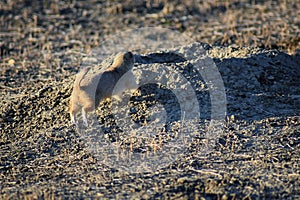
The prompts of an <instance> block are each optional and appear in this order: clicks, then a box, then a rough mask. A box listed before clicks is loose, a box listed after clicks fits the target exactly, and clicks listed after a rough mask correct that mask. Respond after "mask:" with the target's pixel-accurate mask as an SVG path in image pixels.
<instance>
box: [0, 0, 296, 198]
mask: <svg viewBox="0 0 300 200" xmlns="http://www.w3.org/2000/svg"><path fill="white" fill-rule="evenodd" d="M299 6H300V2H298V1H291V2H289V1H264V2H260V3H254V2H252V1H246V0H245V1H231V2H218V1H209V2H198V1H186V3H183V2H180V1H133V2H131V1H113V2H108V1H107V2H106V1H98V2H96V1H66V2H62V1H44V2H42V1H41V2H40V1H26V0H18V1H1V2H0V24H1V25H0V26H1V31H0V65H1V67H0V72H1V78H0V88H1V96H0V99H1V110H0V199H50V198H51V199H53V198H55V199H58V198H61V199H69V198H71V199H75V198H76V199H78V198H107V199H112V198H113V199H129V198H134V199H150V198H151V199H155V198H157V199H161V198H165V199H167V198H172V199H178V198H184V199H199V198H201V197H203V198H205V199H234V198H236V199H247V198H248V199H299V198H300V165H299V163H300V87H299V85H300V62H299V49H300V35H299V34H300V19H299V16H300V7H299ZM146 26H159V27H164V28H169V29H173V30H177V31H180V32H182V33H184V34H186V35H189V36H190V37H191V38H193V39H194V40H195V41H197V42H204V43H207V50H208V55H209V57H210V58H211V59H213V60H214V62H215V64H216V66H217V68H218V70H219V72H220V74H221V76H222V79H223V81H224V85H225V91H226V98H227V116H226V120H225V126H224V128H223V132H224V133H223V134H222V135H221V136H220V137H219V138H218V139H217V140H216V144H215V146H214V149H213V151H211V152H210V153H208V154H204V155H203V154H198V152H197V149H198V148H199V147H201V145H202V144H203V141H202V140H201V138H200V139H199V140H197V141H196V142H194V143H192V144H190V146H189V147H188V150H187V151H186V152H185V155H184V156H181V157H179V158H178V159H177V160H176V161H174V162H172V163H170V164H169V165H168V166H166V167H163V168H159V169H157V170H155V171H154V172H145V173H126V172H124V171H121V170H118V169H115V168H112V167H110V166H109V165H107V163H104V162H101V160H97V158H96V157H95V156H94V155H93V154H92V153H91V152H90V151H89V150H88V149H87V148H86V146H85V143H84V141H83V140H82V138H81V137H80V135H79V134H78V131H76V128H75V127H74V126H71V125H70V118H69V115H68V106H69V96H70V94H71V91H72V84H73V81H74V78H75V74H76V73H77V72H78V70H79V69H80V67H81V63H82V59H83V57H84V55H85V54H88V53H89V52H91V50H92V49H94V48H97V47H98V46H99V45H100V44H101V42H102V41H103V40H105V39H106V38H108V37H109V36H110V35H113V34H115V33H117V32H122V31H126V30H128V29H133V28H138V27H146ZM187 45H188V44H187ZM162 54H166V55H167V53H166V52H163V53H162ZM147 55H148V56H149V55H150V54H147ZM147 55H146V56H147ZM160 56H161V55H160ZM152 58H153V59H156V58H157V57H152ZM148 61H149V60H148ZM169 64H170V66H174V67H176V66H177V62H174V63H169ZM135 67H136V69H139V68H142V67H143V64H142V63H137V64H136V65H135ZM203 94H204V95H203ZM205 94H206V93H201V92H199V93H197V95H198V96H197V97H198V98H199V100H200V102H202V101H203V102H204V105H206V104H205V100H207V99H205V98H206V96H205ZM134 99H135V101H137V102H139V101H140V99H141V98H140V97H139V96H138V95H136V96H135V97H134ZM109 105H110V103H109V102H105V103H104V104H102V105H101V107H100V108H99V109H98V111H102V110H105V109H106V108H107V107H109ZM203 109H204V110H203V113H206V112H208V113H209V109H208V108H207V107H204V108H203ZM146 110H147V107H146V108H145V111H146ZM98 113H101V112H98ZM136 117H137V118H138V117H140V116H139V115H136ZM110 119H111V118H110V116H109V115H108V116H99V122H100V123H103V124H106V125H107V124H108V125H109V124H110V123H113V122H111V121H110ZM138 119H141V118H138ZM142 119H144V118H143V117H142ZM203 120H204V121H206V120H209V119H208V118H206V115H204V119H203ZM175 122H176V120H175ZM108 127H109V126H108ZM112 130H113V131H114V133H117V134H118V130H116V129H114V127H109V129H108V131H107V132H108V133H107V136H108V139H109V140H110V141H111V142H112V143H113V142H115V135H114V134H111V133H112V132H113V131H112ZM124 140H126V138H125V139H124ZM125 145H126V144H125Z"/></svg>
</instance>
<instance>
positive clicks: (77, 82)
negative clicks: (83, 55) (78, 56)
mask: <svg viewBox="0 0 300 200" xmlns="http://www.w3.org/2000/svg"><path fill="white" fill-rule="evenodd" d="M89 69H90V68H89V67H85V68H83V69H82V70H80V72H79V73H78V74H77V75H76V78H75V81H74V90H80V89H81V87H80V83H81V81H82V79H83V77H84V76H85V75H86V74H87V73H88V71H89Z"/></svg>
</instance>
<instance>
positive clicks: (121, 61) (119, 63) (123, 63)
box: [70, 52, 137, 126]
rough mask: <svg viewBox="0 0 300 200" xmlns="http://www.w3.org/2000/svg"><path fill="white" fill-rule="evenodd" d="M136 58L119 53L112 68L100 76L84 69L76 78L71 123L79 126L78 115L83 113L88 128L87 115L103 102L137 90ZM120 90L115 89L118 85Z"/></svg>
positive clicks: (130, 54) (128, 53)
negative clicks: (126, 91) (113, 96)
mask: <svg viewBox="0 0 300 200" xmlns="http://www.w3.org/2000/svg"><path fill="white" fill-rule="evenodd" d="M133 64H134V56H133V54H132V53H131V52H125V53H119V54H117V55H116V57H115V58H114V61H113V63H112V65H111V66H109V67H108V68H107V69H105V70H104V71H103V72H100V73H99V72H98V74H89V73H88V72H89V71H90V70H91V68H84V69H82V70H81V71H80V72H79V73H78V74H77V76H76V79H75V82H74V86H73V91H72V94H71V97H70V117H71V122H72V123H73V124H75V125H77V121H76V114H77V113H78V112H80V110H81V112H82V118H83V122H84V124H85V125H86V126H88V120H87V113H88V112H92V111H94V110H95V109H96V108H97V107H98V106H99V104H100V103H101V101H102V100H104V99H106V98H109V97H112V93H113V91H115V94H116V95H118V94H121V93H122V92H123V91H125V90H132V89H136V88H137V84H136V82H135V77H134V75H133V73H132V67H133ZM118 81H120V82H119V83H118V86H119V87H118V88H115V85H116V83H117V82H118Z"/></svg>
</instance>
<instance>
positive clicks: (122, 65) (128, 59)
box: [108, 52, 134, 71]
mask: <svg viewBox="0 0 300 200" xmlns="http://www.w3.org/2000/svg"><path fill="white" fill-rule="evenodd" d="M133 63H134V56H133V54H132V53H131V52H121V53H118V54H117V55H116V57H115V58H114V62H113V64H112V66H111V67H109V69H108V70H122V71H129V70H131V69H132V67H133Z"/></svg>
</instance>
